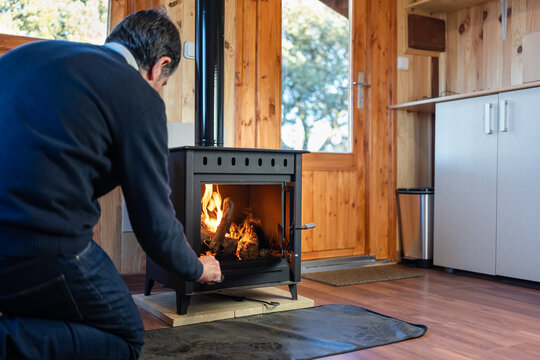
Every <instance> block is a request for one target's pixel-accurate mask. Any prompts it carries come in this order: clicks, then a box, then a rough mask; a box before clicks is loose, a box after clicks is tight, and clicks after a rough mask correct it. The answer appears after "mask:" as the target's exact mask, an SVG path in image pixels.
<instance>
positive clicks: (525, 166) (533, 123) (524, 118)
mask: <svg viewBox="0 0 540 360" xmlns="http://www.w3.org/2000/svg"><path fill="white" fill-rule="evenodd" d="M499 98H500V100H501V101H507V105H506V111H505V113H506V124H505V125H506V127H507V130H506V131H503V130H502V129H501V131H500V132H499V137H498V139H499V143H498V146H499V168H498V173H499V176H498V186H497V187H498V194H497V269H496V271H497V274H498V275H503V276H510V277H515V278H520V279H526V280H533V281H540V88H533V89H526V90H519V91H512V92H507V93H502V94H500V97H499ZM503 106H504V105H503ZM502 109H503V108H502V107H501V114H500V118H499V121H501V122H502V121H503V119H504V116H503V115H504V114H503V111H502Z"/></svg>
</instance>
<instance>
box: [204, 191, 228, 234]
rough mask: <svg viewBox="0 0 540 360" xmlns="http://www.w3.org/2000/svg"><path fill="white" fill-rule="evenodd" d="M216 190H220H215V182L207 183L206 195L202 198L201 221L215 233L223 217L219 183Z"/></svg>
mask: <svg viewBox="0 0 540 360" xmlns="http://www.w3.org/2000/svg"><path fill="white" fill-rule="evenodd" d="M216 190H218V191H214V185H213V184H205V185H204V195H203V197H202V200H201V207H202V214H201V221H202V222H203V223H204V224H205V225H206V227H207V228H208V229H209V230H210V231H212V232H214V233H215V232H216V230H217V228H218V226H219V223H220V222H221V219H222V218H223V209H222V207H221V203H222V200H221V195H220V194H219V189H218V187H217V185H216Z"/></svg>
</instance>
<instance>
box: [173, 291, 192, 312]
mask: <svg viewBox="0 0 540 360" xmlns="http://www.w3.org/2000/svg"><path fill="white" fill-rule="evenodd" d="M190 301H191V295H182V294H180V293H179V292H176V313H177V314H178V315H185V314H187V309H188V307H189V302H190Z"/></svg>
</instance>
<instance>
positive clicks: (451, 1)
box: [408, 0, 487, 12]
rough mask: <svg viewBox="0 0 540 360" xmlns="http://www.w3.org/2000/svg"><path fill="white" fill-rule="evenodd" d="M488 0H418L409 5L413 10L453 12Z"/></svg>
mask: <svg viewBox="0 0 540 360" xmlns="http://www.w3.org/2000/svg"><path fill="white" fill-rule="evenodd" d="M486 1H487V0H418V1H416V2H413V3H412V4H410V5H409V6H408V8H409V9H411V10H423V11H427V12H453V11H457V10H460V9H463V8H466V7H470V6H473V5H478V4H481V3H483V2H486Z"/></svg>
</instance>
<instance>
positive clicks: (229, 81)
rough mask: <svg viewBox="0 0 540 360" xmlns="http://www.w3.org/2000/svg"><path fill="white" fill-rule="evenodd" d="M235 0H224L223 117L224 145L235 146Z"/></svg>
mask: <svg viewBox="0 0 540 360" xmlns="http://www.w3.org/2000/svg"><path fill="white" fill-rule="evenodd" d="M235 19H236V0H225V53H224V55H225V66H224V67H225V75H224V76H225V77H224V79H223V81H224V101H225V104H223V117H224V126H225V138H224V142H225V146H230V147H232V146H235V134H236V132H235V130H236V119H235V115H234V114H235V110H236V108H235V103H236V101H235V88H236V86H235V73H236V72H235V69H236V21H235Z"/></svg>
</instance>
